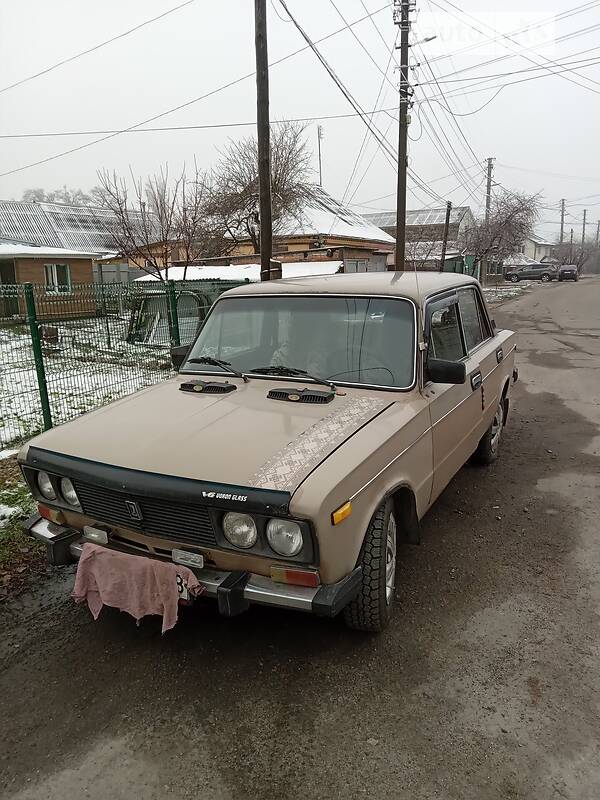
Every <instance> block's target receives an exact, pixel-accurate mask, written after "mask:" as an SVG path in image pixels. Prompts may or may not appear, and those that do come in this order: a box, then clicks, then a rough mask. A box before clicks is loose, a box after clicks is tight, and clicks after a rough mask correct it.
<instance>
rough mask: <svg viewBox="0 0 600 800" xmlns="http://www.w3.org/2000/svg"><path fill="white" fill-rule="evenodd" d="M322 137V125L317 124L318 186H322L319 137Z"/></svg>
mask: <svg viewBox="0 0 600 800" xmlns="http://www.w3.org/2000/svg"><path fill="white" fill-rule="evenodd" d="M322 138H323V126H322V125H317V145H318V147H319V186H323V168H322V165H321V139H322Z"/></svg>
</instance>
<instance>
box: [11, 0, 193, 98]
mask: <svg viewBox="0 0 600 800" xmlns="http://www.w3.org/2000/svg"><path fill="white" fill-rule="evenodd" d="M195 2H196V0H186V2H185V3H180V4H179V5H178V6H174V7H173V8H169V9H168V10H167V11H163V13H162V14H158V16H156V17H152V18H151V19H147V20H145V21H144V22H140V24H139V25H135V26H134V27H133V28H129V29H128V30H126V31H123V33H118V34H117V35H116V36H113V37H111V38H110V39H106V41H104V42H100V43H99V44H96V45H94V46H93V47H89V48H88V49H87V50H82V51H81V52H80V53H76V54H75V55H73V56H69V57H68V58H63V60H62V61H57V63H56V64H52V66H50V67H46V68H45V69H42V70H40V71H39V72H35V73H34V74H33V75H28V76H27V77H26V78H21V80H19V81H15V82H14V83H11V84H9V85H8V86H4V87H3V88H1V89H0V94H2V92H8V90H9V89H15V88H16V87H17V86H22V85H23V84H24V83H27V82H28V81H32V80H34V78H40V77H41V76H42V75H47V74H48V73H49V72H52V71H53V70H55V69H58V68H59V67H62V66H64V65H65V64H69V63H71V61H76V60H77V59H78V58H82V56H87V55H89V54H90V53H94V52H95V51H96V50H100V48H102V47H106V45H107V44H112V43H113V42H116V41H118V40H119V39H123V38H124V37H125V36H129V35H130V34H131V33H135V31H139V30H140V28H144V27H145V26H146V25H151V24H152V23H153V22H157V20H159V19H164V17H167V16H169V14H173V13H175V11H179V10H180V9H182V8H185V7H186V6H189V5H191V4H192V3H195Z"/></svg>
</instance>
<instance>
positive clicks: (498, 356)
mask: <svg viewBox="0 0 600 800" xmlns="http://www.w3.org/2000/svg"><path fill="white" fill-rule="evenodd" d="M503 358H504V350H503V349H502V348H501V347H499V348H498V349H497V350H496V361H497V362H498V363H500V362H501V361H502V359H503Z"/></svg>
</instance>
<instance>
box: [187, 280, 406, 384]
mask: <svg viewBox="0 0 600 800" xmlns="http://www.w3.org/2000/svg"><path fill="white" fill-rule="evenodd" d="M240 297H248V298H250V297H316V298H318V297H361V298H366V299H370V298H378V299H382V300H399V301H401V302H402V303H409V304H410V305H411V306H412V310H413V359H412V366H413V370H412V380H411V383H410V385H409V386H386V385H383V384H380V383H352V382H351V381H334V382H335V385H336V386H338V387H340V386H347V387H349V388H351V389H379V390H382V391H388V392H410V391H412V390H413V389H414V388H415V386H416V385H417V348H418V336H417V304H416V303H415V301H414V300H413V299H412V298H410V297H403V296H401V295H392V294H354V293H353V294H350V293H349V292H277V293H275V292H264V293H260V294H259V293H254V292H253V293H252V294H247V295H245V294H242V293H240V294H231V295H227V294H224V295H221V297H219V298H218V299H217V300H216V301H215V302H214V303H213V305H212V308H211V309H210V311H209V312H208V314H207V315H206V317H205V318H204V321H203V323H202V328H201V329H200V330H199V331H198V333H197V334H196V337H195V339H194V341H193V342H192V344H191V345H190V350H189V351H188V352H191V350H192V348H193V347H194V345H195V344H196V342H197V341H198V337H199V336H200V334H201V333H202V329H203V328H204V326H205V325H206V323H207V322H208V320H209V319H210V317H211V315H212V313H213V311H214V310H215V308H216V307H217V305H218V304H219V303H224V302H227V300H234V299H239V298H240ZM185 364H187V358H186V361H185V362H184V364H183V365H182V369H180V370H179V374H180V375H222V376H223V377H225V376H226V375H231V376H233V377H235V375H233V373H232V372H226V371H225V370H223V372H213V371H211V370H189V369H187V370H186V369H185ZM251 377H252V379H254V378H257V379H259V380H265V379H268V380H272V381H301V382H303V383H305V382H306V383H312V384H314V383H315V382H314V381H312V380H309V379H308V378H303V377H302V376H300V375H282V376H278V375H277V376H276V375H264V374H261V373H259V372H255V373H252V376H251Z"/></svg>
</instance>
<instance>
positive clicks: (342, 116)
mask: <svg viewBox="0 0 600 800" xmlns="http://www.w3.org/2000/svg"><path fill="white" fill-rule="evenodd" d="M396 110H397V109H396V108H395V107H394V106H390V107H389V108H375V109H373V110H372V111H367V112H366V113H367V114H369V115H372V114H387V115H388V116H389V114H390V113H391V112H394V111H396ZM358 116H360V114H359V113H357V112H355V113H353V114H324V115H319V114H316V115H313V116H311V117H292V118H285V119H279V120H271V125H281V124H283V123H285V122H312V121H313V120H317V119H318V120H332V119H350V118H352V117H358ZM249 125H256V120H249V121H248V122H214V123H207V124H203V125H168V126H164V127H159V128H135V129H133V130H125V131H120V130H119V129H118V128H116V129H114V130H93V131H54V132H45V133H4V134H0V139H36V138H44V137H58V136H99V135H100V134H109V133H121V132H122V133H161V132H164V131H201V130H211V129H213V128H244V127H248V126H249Z"/></svg>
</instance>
